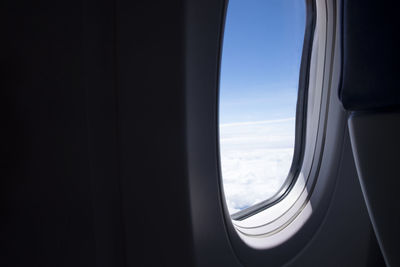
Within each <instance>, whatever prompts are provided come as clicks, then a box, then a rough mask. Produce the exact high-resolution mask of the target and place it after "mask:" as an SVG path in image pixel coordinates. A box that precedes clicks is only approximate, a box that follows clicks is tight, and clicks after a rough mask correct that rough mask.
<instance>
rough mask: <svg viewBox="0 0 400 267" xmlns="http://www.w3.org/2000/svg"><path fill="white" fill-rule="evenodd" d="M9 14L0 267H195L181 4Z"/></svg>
mask: <svg viewBox="0 0 400 267" xmlns="http://www.w3.org/2000/svg"><path fill="white" fill-rule="evenodd" d="M0 9H1V11H0V12H1V16H0V17H1V26H0V27H1V39H2V41H1V50H0V60H1V70H2V71H1V79H0V80H1V93H0V94H1V100H0V101H1V114H0V117H1V124H2V127H1V137H2V138H1V139H2V145H1V202H0V206H1V222H0V229H1V230H0V231H1V232H0V236H1V239H0V244H1V245H0V246H1V249H0V265H1V266H143V265H151V266H162V265H163V264H165V263H174V264H176V266H180V265H183V266H190V265H192V263H193V262H192V241H191V230H190V214H189V208H188V195H187V185H186V169H185V151H186V149H185V128H184V126H185V123H184V110H183V107H184V102H183V101H184V91H183V89H184V88H183V77H184V76H183V27H182V18H183V3H182V1H173V2H169V1H148V2H144V1H143V2H137V1H125V0H119V1H106V0H104V1H94V0H85V1H83V2H82V1H39V2H38V1H33V2H32V1H20V2H17V1H8V0H6V1H2V2H1V8H0ZM171 240H172V241H173V242H171Z"/></svg>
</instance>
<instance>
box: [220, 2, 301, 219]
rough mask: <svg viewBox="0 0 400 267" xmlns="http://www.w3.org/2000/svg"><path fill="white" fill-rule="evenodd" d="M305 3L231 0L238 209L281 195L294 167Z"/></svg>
mask: <svg viewBox="0 0 400 267" xmlns="http://www.w3.org/2000/svg"><path fill="white" fill-rule="evenodd" d="M305 13H306V10H305V1H303V0H268V1H265V0H246V1H244V0H230V1H229V6H228V10H227V16H226V23H225V32H224V42H223V50H222V62H221V80H220V97H219V99H220V104H219V122H220V125H219V130H220V156H221V158H220V160H221V170H222V179H223V185H224V192H225V197H226V201H227V206H228V209H229V212H230V214H233V213H235V212H238V211H241V210H244V209H246V208H248V207H250V206H252V205H254V204H257V203H260V202H262V201H264V200H267V199H269V198H270V197H272V196H273V195H275V194H276V193H277V192H278V191H279V190H280V189H281V187H282V186H283V184H284V183H285V181H286V178H287V176H288V173H289V169H290V167H291V164H292V157H293V151H294V145H295V144H294V140H295V138H294V136H295V116H296V104H297V94H298V83H299V71H300V61H301V55H302V45H303V40H304V30H305V16H306V14H305Z"/></svg>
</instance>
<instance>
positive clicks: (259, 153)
mask: <svg viewBox="0 0 400 267" xmlns="http://www.w3.org/2000/svg"><path fill="white" fill-rule="evenodd" d="M294 134H295V119H294V118H288V119H282V120H271V121H258V122H241V123H230V124H222V125H220V149H221V167H222V178H223V184H224V192H225V197H226V201H227V205H228V209H229V212H230V214H233V213H235V212H237V211H240V210H242V209H245V208H247V207H250V206H252V205H254V204H256V203H259V202H261V201H263V200H266V199H268V198H270V197H271V196H273V195H274V194H275V193H276V192H277V191H278V190H279V188H280V187H281V186H282V185H283V183H284V181H285V179H286V177H287V174H288V172H289V168H290V165H291V163H292V157H293V150H294Z"/></svg>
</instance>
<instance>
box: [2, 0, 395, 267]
mask: <svg viewBox="0 0 400 267" xmlns="http://www.w3.org/2000/svg"><path fill="white" fill-rule="evenodd" d="M311 2H312V1H308V2H307V3H308V4H310V3H311ZM349 2H350V1H347V0H344V1H343V3H344V5H343V6H342V2H340V1H339V2H336V1H331V0H327V1H326V3H329V6H331V7H340V8H342V7H343V8H344V14H349V13H346V12H353V11H354V10H353V9H351V8H350V7H349ZM354 2H357V3H360V5H361V3H364V2H365V1H354ZM227 4H228V3H227V2H226V1H224V0H204V1H195V0H177V1H157V0H156V1H128V0H98V1H94V0H84V1H75V0H69V1H50V0H43V1H12V0H3V1H2V2H1V4H0V6H1V7H0V29H1V30H0V32H1V37H2V38H1V40H2V41H1V45H0V47H1V50H0V59H1V72H0V73H1V74H0V75H1V78H0V84H1V89H0V118H1V119H0V121H1V125H2V127H1V137H2V138H1V139H2V145H1V150H0V151H1V180H0V181H1V185H0V188H1V193H0V207H1V217H0V218H1V221H0V225H1V227H0V229H1V230H0V266H10V267H11V266H32V267H33V266H41V267H44V266H74V267H75V266H85V267H88V266H99V267H100V266H104V267H105V266H110V267H111V266H112V267H118V266H121V267H122V266H283V265H286V266H360V267H361V266H384V262H383V258H382V254H381V252H380V249H379V246H378V242H377V240H376V238H375V234H374V231H373V228H372V226H371V222H370V217H369V213H368V211H367V208H366V205H365V202H364V198H363V194H362V191H361V188H360V185H359V182H358V175H357V169H356V165H355V163H354V158H353V151H352V143H351V140H350V137H349V135H351V133H350V134H349V130H348V127H347V117H348V115H349V112H350V111H346V110H345V109H344V108H343V106H342V104H341V103H340V100H342V101H343V97H342V98H341V99H339V96H338V95H339V92H338V89H339V87H340V86H339V84H340V83H341V82H343V81H340V77H341V76H340V64H339V63H340V62H344V63H343V64H344V67H346V66H349V68H350V69H349V70H348V69H346V70H348V71H351V70H352V69H351V67H352V66H351V65H346V64H348V61H346V60H344V61H342V58H341V55H340V54H339V53H332V55H334V57H332V62H336V63H335V64H333V63H332V64H333V65H334V66H335V68H334V70H333V71H332V72H333V73H336V74H335V75H336V76H334V78H332V80H333V83H334V84H335V83H336V85H337V87H332V88H335V89H332V91H330V93H329V94H328V93H326V97H327V99H328V100H329V110H328V111H327V113H326V114H327V118H329V120H328V121H327V124H326V127H327V128H326V129H327V130H326V132H327V137H326V148H325V149H326V151H327V154H324V157H323V159H322V161H321V162H322V163H321V168H320V175H321V177H324V178H322V180H321V181H323V182H321V183H319V185H318V187H317V188H318V189H316V190H314V193H313V198H312V199H311V200H310V201H312V202H313V210H314V212H313V215H312V216H311V217H310V219H309V220H308V221H307V223H305V224H304V227H302V228H301V229H300V230H299V231H298V232H297V233H296V234H295V235H294V236H293V238H291V239H290V240H289V241H288V242H285V243H283V244H281V245H279V246H277V247H274V248H271V249H264V250H255V249H253V248H251V247H249V246H247V245H246V244H245V243H243V242H242V241H241V239H240V238H239V237H238V236H237V234H236V232H235V229H234V228H233V226H232V221H231V220H230V218H229V215H228V213H227V209H226V204H225V203H224V201H223V198H222V197H223V196H222V191H221V190H222V189H221V185H220V177H219V175H220V173H219V169H218V154H217V151H218V143H217V138H216V133H217V129H216V127H217V112H218V110H217V108H218V105H217V101H218V79H219V65H220V53H221V45H222V44H221V41H222V38H223V23H224V18H225V11H226V5H227ZM368 7H370V6H367V7H366V8H368ZM335 10H336V9H335ZM337 12H339V13H340V12H342V11H341V9H337ZM349 17H350V15H348V16H347V17H346V18H349ZM345 22H346V20H345ZM338 23H339V22H338ZM352 23H353V24H352V25H358V23H360V21H357V20H354V21H352ZM338 25H339V24H338ZM345 29H347V28H345ZM340 30H341V29H340V27H339V28H337V32H338V33H340ZM345 32H346V31H345ZM346 33H347V32H346ZM339 36H340V35H339ZM345 38H350V39H347V40H351V37H349V35H345ZM339 41H340V39H338V40H337V44H340V42H339ZM387 42H389V40H388V41H387ZM335 44H336V43H335ZM345 44H346V42H345ZM354 45H356V43H354ZM334 47H335V48H332V49H339V50H338V51H340V49H342V46H341V45H335V46H334ZM344 48H345V49H346V46H344ZM334 51H336V50H334ZM345 51H349V50H345ZM349 53H350V52H349ZM346 55H347V54H346V53H345V57H346ZM347 56H348V55H347ZM345 59H346V58H345ZM360 60H362V59H360ZM346 77H348V76H346ZM351 77H354V76H352V75H351ZM346 79H347V78H346ZM349 79H350V80H349V81H351V79H352V78H349ZM347 84H348V83H346V82H344V85H347ZM343 90H345V89H343ZM343 92H345V91H342V92H341V94H342V95H343ZM344 107H346V108H348V106H347V105H346V104H344ZM325 155H326V156H325Z"/></svg>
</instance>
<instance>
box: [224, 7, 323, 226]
mask: <svg viewBox="0 0 400 267" xmlns="http://www.w3.org/2000/svg"><path fill="white" fill-rule="evenodd" d="M305 1H306V23H305V31H304V40H303V49H302V56H301V63H300V73H299V84H298V96H297V104H296V122H295V142H294V144H295V146H294V152H293V157H292V163H291V166H290V169H289V173H288V175H287V177H286V179H285V182H284V183H283V185H282V186H281V188H280V189H279V190H278V192H277V193H275V194H274V195H273V196H272V197H270V198H268V199H266V200H264V201H262V202H260V203H257V204H255V205H253V206H250V207H248V208H246V209H244V210H241V211H239V212H236V213H234V214H231V218H232V220H235V221H241V220H244V219H246V218H249V217H251V216H253V215H254V214H257V213H259V212H261V211H263V210H265V209H268V208H269V207H272V206H274V205H275V204H277V203H279V202H280V201H282V200H283V199H284V198H285V197H286V196H287V195H288V194H289V192H290V191H291V189H292V188H293V186H294V184H295V183H296V180H297V177H298V176H299V174H300V170H301V167H302V164H303V158H304V150H305V136H306V128H307V99H308V97H307V96H308V87H309V75H310V65H311V55H312V50H313V40H314V32H315V26H316V6H315V2H314V0H305ZM218 135H219V134H218ZM220 158H221V157H219V159H220ZM219 165H221V163H219ZM220 169H221V168H220ZM220 175H221V174H220Z"/></svg>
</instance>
